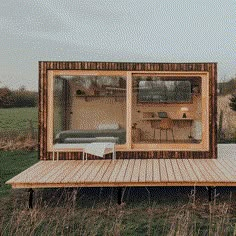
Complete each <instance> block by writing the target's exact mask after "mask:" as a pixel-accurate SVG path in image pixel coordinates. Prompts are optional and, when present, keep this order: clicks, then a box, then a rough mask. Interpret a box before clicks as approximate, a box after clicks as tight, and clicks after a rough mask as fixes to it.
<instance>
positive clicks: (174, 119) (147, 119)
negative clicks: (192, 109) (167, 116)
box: [142, 117, 193, 121]
mask: <svg viewBox="0 0 236 236" xmlns="http://www.w3.org/2000/svg"><path fill="white" fill-rule="evenodd" d="M162 119H163V118H158V117H157V118H155V117H154V118H143V119H142V121H151V120H157V121H161V120H162ZM171 120H173V121H193V118H173V119H172V118H171Z"/></svg>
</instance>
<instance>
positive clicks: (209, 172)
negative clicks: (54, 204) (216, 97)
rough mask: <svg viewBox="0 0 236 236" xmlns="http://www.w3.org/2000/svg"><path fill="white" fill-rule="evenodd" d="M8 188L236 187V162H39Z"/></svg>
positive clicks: (181, 160) (234, 159)
mask: <svg viewBox="0 0 236 236" xmlns="http://www.w3.org/2000/svg"><path fill="white" fill-rule="evenodd" d="M235 146H236V145H235ZM7 184H11V185H12V187H13V188H47V187H50V188H51V187H105V186H107V187H114V186H236V158H234V156H233V157H231V156H224V158H223V157H220V158H218V159H118V160H88V161H84V162H83V161H82V160H60V161H39V162H38V163H36V164H35V165H33V166H31V167H30V168H28V169H27V170H25V171H23V172H22V173H20V174H18V175H16V176H15V177H13V178H12V179H10V180H9V181H7Z"/></svg>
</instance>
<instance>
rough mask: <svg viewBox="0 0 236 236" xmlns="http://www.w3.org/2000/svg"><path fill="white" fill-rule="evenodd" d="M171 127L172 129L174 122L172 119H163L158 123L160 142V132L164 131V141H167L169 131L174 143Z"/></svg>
mask: <svg viewBox="0 0 236 236" xmlns="http://www.w3.org/2000/svg"><path fill="white" fill-rule="evenodd" d="M173 127H174V122H173V120H172V119H170V118H164V119H162V120H161V122H160V142H161V131H162V130H165V131H166V140H167V131H168V130H171V133H172V138H173V141H174V142H175V139H174V132H173Z"/></svg>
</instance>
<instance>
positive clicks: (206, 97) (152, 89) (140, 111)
mask: <svg viewBox="0 0 236 236" xmlns="http://www.w3.org/2000/svg"><path fill="white" fill-rule="evenodd" d="M216 77H217V65H216V63H121V62H117V63H115V62H52V61H48V62H39V141H40V147H39V150H40V159H41V160H52V159H55V158H56V159H59V160H78V159H82V158H83V153H84V151H85V146H86V145H87V144H92V143H100V144H101V145H100V147H101V148H102V147H103V146H102V143H113V144H114V145H113V147H114V149H113V154H110V155H106V156H105V157H106V158H111V155H115V156H116V158H117V159H149V158H153V159H159V158H175V159H179V158H181V159H183V158H190V159H194V158H198V159H199V158H217V145H216V143H217V137H216V112H217V108H216V104H217V103H216V99H217V97H216V96H217V84H216ZM91 147H92V149H93V145H91ZM105 148H106V147H105ZM96 151H98V152H99V145H98V147H95V149H94V150H93V152H90V153H92V154H93V155H88V158H90V159H96V158H98V156H99V155H96ZM114 153H115V154H114ZM100 156H101V155H100Z"/></svg>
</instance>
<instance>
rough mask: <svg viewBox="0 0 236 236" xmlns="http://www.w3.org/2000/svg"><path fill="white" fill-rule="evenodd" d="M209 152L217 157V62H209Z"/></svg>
mask: <svg viewBox="0 0 236 236" xmlns="http://www.w3.org/2000/svg"><path fill="white" fill-rule="evenodd" d="M208 71H209V86H210V91H209V92H210V94H209V106H210V109H209V113H210V114H209V139H210V140H209V141H210V147H209V153H210V155H211V156H210V158H213V159H216V158H217V63H210V64H209V68H208Z"/></svg>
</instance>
